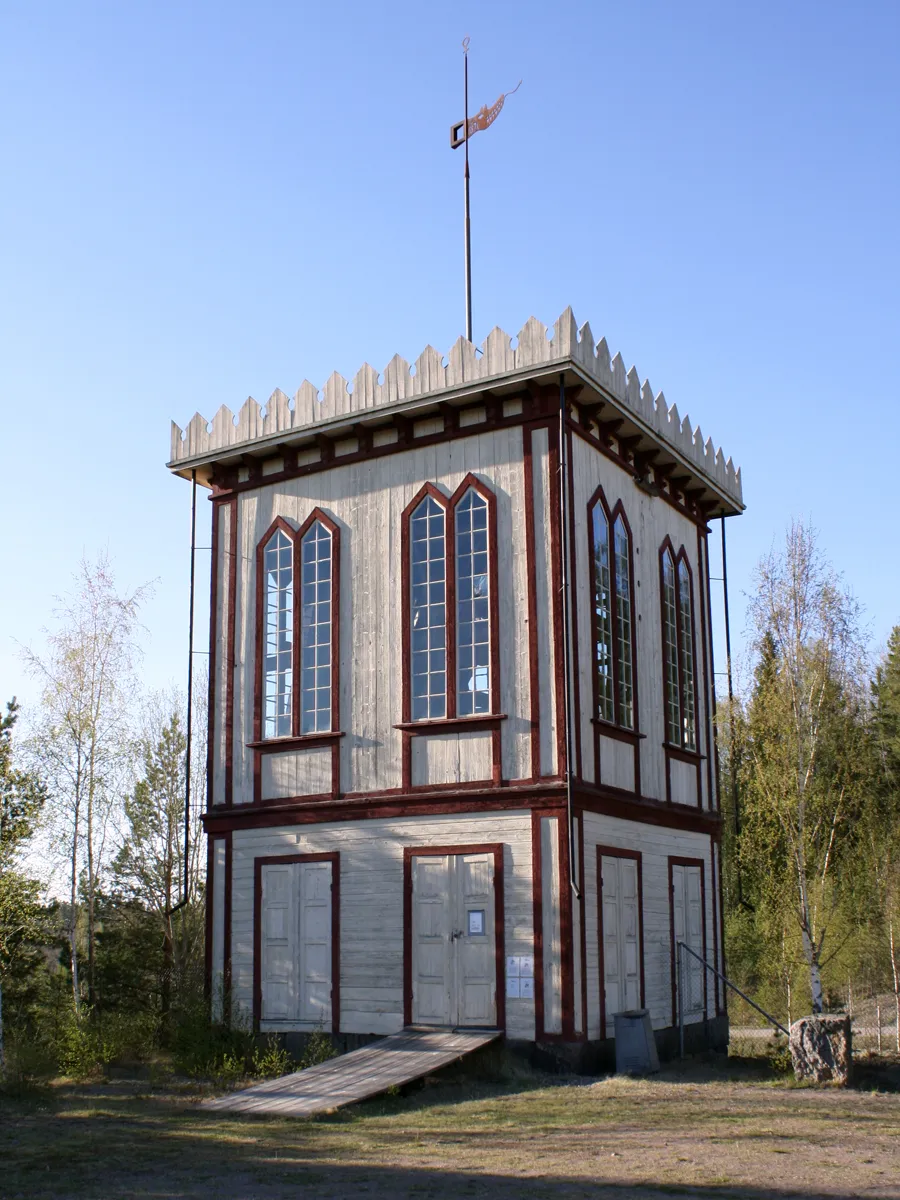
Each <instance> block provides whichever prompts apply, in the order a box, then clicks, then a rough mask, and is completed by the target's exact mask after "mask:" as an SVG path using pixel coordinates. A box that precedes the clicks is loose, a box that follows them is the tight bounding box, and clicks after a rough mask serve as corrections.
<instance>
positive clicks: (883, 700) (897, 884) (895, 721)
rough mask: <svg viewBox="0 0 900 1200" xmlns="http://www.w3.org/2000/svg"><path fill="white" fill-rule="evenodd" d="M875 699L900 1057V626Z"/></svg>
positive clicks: (885, 895) (881, 879)
mask: <svg viewBox="0 0 900 1200" xmlns="http://www.w3.org/2000/svg"><path fill="white" fill-rule="evenodd" d="M872 698H873V722H872V724H873V731H874V741H875V756H876V762H877V768H876V769H877V787H876V789H875V795H876V800H877V803H876V804H875V805H874V806H873V810H872V812H871V814H870V819H869V821H868V822H867V825H868V833H869V839H870V864H871V877H872V880H873V882H874V884H875V887H876V889H877V896H878V899H879V901H880V903H881V907H882V912H883V923H884V932H883V937H884V939H885V942H886V945H887V959H888V964H889V967H890V977H891V987H892V989H893V993H894V1018H895V1021H896V1042H897V1051H898V1052H900V625H897V626H895V627H894V629H893V630H892V632H891V636H890V638H889V639H888V645H887V652H886V653H885V655H884V658H883V660H882V661H881V663H879V665H878V668H877V670H876V672H875V679H874V681H873V684H872Z"/></svg>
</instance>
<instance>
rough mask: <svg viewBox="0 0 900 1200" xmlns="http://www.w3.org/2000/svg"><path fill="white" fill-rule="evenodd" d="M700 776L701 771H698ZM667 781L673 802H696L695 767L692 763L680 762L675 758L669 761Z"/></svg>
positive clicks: (694, 803)
mask: <svg viewBox="0 0 900 1200" xmlns="http://www.w3.org/2000/svg"><path fill="white" fill-rule="evenodd" d="M700 774H701V777H702V774H703V772H702V771H701V772H700ZM669 782H670V785H671V789H672V803H673V804H693V805H696V803H697V768H696V767H695V766H694V764H693V763H686V762H681V761H680V760H679V759H677V758H672V759H670V761H669Z"/></svg>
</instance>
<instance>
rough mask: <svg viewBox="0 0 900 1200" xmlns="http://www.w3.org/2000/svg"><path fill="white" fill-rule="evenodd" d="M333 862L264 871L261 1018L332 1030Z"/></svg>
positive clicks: (269, 866) (271, 867)
mask: <svg viewBox="0 0 900 1200" xmlns="http://www.w3.org/2000/svg"><path fill="white" fill-rule="evenodd" d="M331 885H332V864H331V863H330V862H325V861H322V862H308V863H297V862H295V863H286V864H284V865H279V864H274V863H268V864H266V865H264V866H263V868H262V912H261V917H262V929H261V931H260V935H261V936H260V955H261V963H260V982H261V992H262V995H261V1007H260V1018H261V1020H263V1021H284V1022H290V1023H292V1024H304V1025H310V1026H321V1027H322V1028H325V1029H330V1028H331V987H332V979H331V961H332V960H331Z"/></svg>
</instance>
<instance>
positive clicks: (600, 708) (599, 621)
mask: <svg viewBox="0 0 900 1200" xmlns="http://www.w3.org/2000/svg"><path fill="white" fill-rule="evenodd" d="M593 524H594V531H593V532H594V615H595V630H596V643H595V647H594V656H595V661H594V672H595V675H596V679H597V716H598V717H599V718H600V719H601V720H603V721H613V720H615V711H614V707H613V634H612V614H611V611H610V609H611V601H610V561H609V558H610V555H609V523H608V521H607V520H606V514H605V513H604V511H603V509H602V508H601V506H600V504H599V503H598V504H596V505H595V506H594V522H593Z"/></svg>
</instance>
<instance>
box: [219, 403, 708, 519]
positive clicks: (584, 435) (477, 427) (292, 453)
mask: <svg viewBox="0 0 900 1200" xmlns="http://www.w3.org/2000/svg"><path fill="white" fill-rule="evenodd" d="M544 391H545V392H547V391H549V392H550V393H552V397H553V400H555V399H556V398H557V397H558V395H559V390H558V387H556V386H550V387H549V388H545V389H544ZM504 399H506V400H514V399H518V400H521V401H522V412H521V413H517V414H515V415H514V416H509V417H503V418H502V419H499V418H498V417H497V416H496V414H494V415H491V414H490V413H489V412H488V409H489V408H490V407H491V406H490V404H489V403H488V402H487V401H486V400H485V399H484V398H481V397H480V398H478V399H477V400H476V401H475V403H473V404H471V405H460V406H458V407H454V406H452V405H448V404H447V403H446V402H439V403H437V404H436V407H437V409H438V412H436V413H434V414H431V413H428V414H425V415H424V416H423V417H421V418H420V419H423V420H427V419H429V418H430V417H431V416H437V415H439V413H440V412H441V411H443V412H444V429H443V430H442V431H441V432H438V433H433V434H426V435H423V436H421V437H412V435H411V431H410V428H409V427H410V425H411V424H412V423H413V422H412V421H411V420H410V418H409V417H407V416H404V415H403V414H398V415H397V416H396V417H394V419H393V424H394V426H395V427H396V428H397V429H398V431H399V432H400V436H399V437H398V440H397V441H395V442H389V443H386V444H385V445H382V446H367V445H363V444H362V443H360V446H359V449H358V450H357V451H355V452H351V453H348V454H336V455H335V456H334V458H333V459H331V460H326V459H324V458H321V457H320V458H319V460H318V461H316V462H311V463H305V464H303V466H298V465H297V463H296V458H297V448H294V447H292V448H289V449H288V450H287V451H281V454H282V457H283V458H284V461H285V468H284V469H283V470H281V471H274V472H272V474H271V475H265V476H263V475H261V473H260V472H259V471H258V470H256V471H254V470H253V469H252V468H251V471H250V478H248V479H246V480H238V478H237V471H236V470H234V469H229V468H222V469H221V470H219V471H218V472H217V473H216V474H215V475H214V477H213V482H214V486H215V488H216V494H217V495H220V496H234V495H238V494H240V493H242V492H245V491H251V490H252V489H253V488H256V487H259V486H260V484H265V485H266V486H268V485H269V484H272V483H283V482H286V481H289V480H292V479H298V478H304V477H306V476H309V475H317V474H319V472H321V471H327V470H331V469H332V468H333V467H335V466H345V465H347V466H350V465H353V464H355V463H362V462H364V463H370V462H372V461H373V460H374V459H378V458H384V457H388V456H390V455H392V454H398V453H402V452H403V451H404V450H407V449H410V448H411V447H415V448H416V449H419V448H420V447H426V446H438V445H442V444H443V443H445V442H452V441H459V440H462V439H463V438H470V437H477V436H478V435H479V434H481V433H483V432H485V431H486V430H489V429H494V428H498V427H501V426H502V427H503V428H507V429H513V428H518V427H521V426H523V425H526V424H528V423H529V422H531V421H533V420H534V418H535V416H536V415H537V414H539V413H541V412H543V411H545V410H546V409H547V408H548V405H547V404H545V403H543V402H542V400H541V399H540V397H537V398H536V397H535V396H534V395H533V394H530V393H527V392H522V393H518V394H513V395H509V396H506V397H504ZM553 406H554V405H553V404H552V403H551V405H550V406H549V407H553ZM575 407H576V408H579V410H580V411H581V410H583V408H584V406H579V405H577V404H576V405H575ZM447 408H451V409H452V410H453V412H454V413H455V414H456V418H455V421H453V422H449V424H450V425H451V426H456V427H451V428H448V419H447V415H446V409H447ZM465 408H469V409H479V408H482V409H484V410H485V419H484V420H483V421H481V422H478V423H474V424H471V425H466V426H462V427H458V414H459V413H460V412H461V411H463V410H464V409H465ZM358 415H359V416H365V415H366V414H365V413H360V414H358ZM379 415H381V414H379ZM568 425H569V427H570V428H571V429H572V430H573V431H574V432H575V433H577V434H578V436H579V437H580V438H581V439H582V440H583V441H585V442H587V443H588V444H589V445H591V446H592V447H593V448H594V449H595V450H598V451H599V452H600V453H601V454H603V456H604V457H605V458H608V459H609V460H610V461H611V462H614V463H615V464H616V465H617V466H619V467H621V468H622V470H623V471H625V472H627V473H628V474H629V475H630V474H633V471H634V468H633V464H632V463H631V462H630V461H629V459H628V458H627V457H626V456H625V455H622V454H621V453H617V452H616V451H615V450H613V449H612V447H611V446H609V445H607V444H605V443H604V442H603V441H602V440H601V439H600V438H598V437H597V436H595V435H594V434H593V433H591V432H590V430H589V429H585V428H584V427H583V426H581V425H580V424H579V423H578V422H576V421H572V420H571V418H570V420H569V421H568ZM382 428H388V426H386V425H385V426H383V427H382ZM358 429H359V423H358V421H357V422H356V423H355V425H353V424H351V425H348V426H347V428H346V430H344V429H340V430H336V431H335V432H334V434H333V435H332V440H333V441H340V440H343V439H344V438H345V437H346V438H348V439H349V438H351V437H353V434H354V431H358ZM404 429H405V431H406V435H405V436H404V432H403V431H404ZM311 444H312V443H310V444H309V445H307V446H304V447H303V449H309V448H310V445H311ZM269 449H271V453H266V454H264V458H265V459H272V458H277V457H278V456H279V452H278V451H276V449H275V447H271V448H269ZM289 458H290V459H291V460H292V461H291V462H290V463H289V462H288V459H289ZM262 461H263V458H260V459H259V462H260V463H261V462H262ZM216 465H219V464H216ZM672 469H673V470H674V469H675V466H674V464H673V466H672ZM663 483H665V480H663ZM659 498H660V500H662V501H663V502H664V503H665V504H668V505H669V506H670V507H671V508H673V509H675V511H676V512H678V513H680V514H681V515H682V516H684V517H687V518H688V520H690V521H693V522H694V523H697V524H700V523H703V524H705V523H706V520H707V515H708V511H709V509H708V506H707V511H706V512H704V511H703V510H702V509H700V508H699V506H691V505H688V504H686V503H684V502H683V500H680V499H679V498H678V496H677V495H673V494H670V493H669V492H668V491H666V490H664V489H661V491H660V496H659ZM715 507H721V505H720V504H719V503H718V502H717V503H716V505H715Z"/></svg>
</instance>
